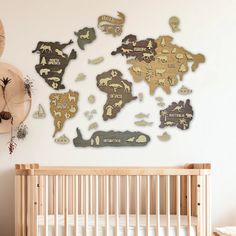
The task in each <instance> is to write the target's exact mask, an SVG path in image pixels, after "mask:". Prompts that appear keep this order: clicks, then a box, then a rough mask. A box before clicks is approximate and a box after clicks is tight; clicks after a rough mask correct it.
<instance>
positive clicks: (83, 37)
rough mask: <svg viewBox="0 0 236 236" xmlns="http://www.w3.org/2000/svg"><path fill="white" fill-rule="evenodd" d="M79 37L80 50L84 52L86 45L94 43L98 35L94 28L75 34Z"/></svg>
mask: <svg viewBox="0 0 236 236" xmlns="http://www.w3.org/2000/svg"><path fill="white" fill-rule="evenodd" d="M74 34H75V35H76V36H77V37H78V39H77V43H78V46H79V47H80V49H82V50H84V45H85V44H89V43H92V42H93V41H94V40H95V39H96V33H95V30H94V28H88V27H85V28H83V29H81V30H79V31H78V32H74Z"/></svg>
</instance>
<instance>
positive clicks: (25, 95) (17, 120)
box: [0, 20, 32, 154]
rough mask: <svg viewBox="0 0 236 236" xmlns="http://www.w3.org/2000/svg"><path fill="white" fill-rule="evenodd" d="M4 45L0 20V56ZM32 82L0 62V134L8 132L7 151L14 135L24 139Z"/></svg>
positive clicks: (10, 147)
mask: <svg viewBox="0 0 236 236" xmlns="http://www.w3.org/2000/svg"><path fill="white" fill-rule="evenodd" d="M4 46H5V34H4V29H3V25H2V22H1V20H0V56H1V55H2V53H3V50H4ZM31 88H32V82H31V81H30V79H29V78H26V79H24V77H23V75H22V73H21V72H20V71H19V70H18V69H17V68H16V67H14V66H12V65H10V64H6V63H2V62H0V134H4V133H10V140H9V143H8V149H9V153H10V154H12V153H13V151H14V149H15V147H16V145H17V144H16V137H17V138H18V139H24V138H25V136H26V135H27V133H28V131H27V126H26V125H24V124H23V122H24V121H25V120H26V118H27V116H28V115H29V112H30V110H31V104H32V99H31Z"/></svg>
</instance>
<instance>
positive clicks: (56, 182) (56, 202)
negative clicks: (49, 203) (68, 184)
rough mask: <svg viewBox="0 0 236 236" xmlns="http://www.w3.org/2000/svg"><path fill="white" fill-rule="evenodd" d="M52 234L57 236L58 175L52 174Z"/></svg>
mask: <svg viewBox="0 0 236 236" xmlns="http://www.w3.org/2000/svg"><path fill="white" fill-rule="evenodd" d="M54 235H55V236H58V176H54Z"/></svg>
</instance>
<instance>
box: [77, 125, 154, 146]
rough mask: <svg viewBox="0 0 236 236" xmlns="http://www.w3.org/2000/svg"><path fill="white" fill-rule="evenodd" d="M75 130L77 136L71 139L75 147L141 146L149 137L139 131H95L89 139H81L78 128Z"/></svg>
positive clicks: (146, 142) (145, 143) (148, 140)
mask: <svg viewBox="0 0 236 236" xmlns="http://www.w3.org/2000/svg"><path fill="white" fill-rule="evenodd" d="M76 132H77V137H76V138H74V139H73V143H74V146H75V147H97V148H98V147H108V146H110V147H125V146H137V147H141V146H145V145H147V144H148V143H149V142H150V137H149V136H148V135H146V134H144V133H141V132H131V131H125V132H121V131H96V132H94V133H93V134H92V136H91V138H90V139H89V140H84V139H83V137H82V134H81V132H80V130H79V129H78V128H77V129H76Z"/></svg>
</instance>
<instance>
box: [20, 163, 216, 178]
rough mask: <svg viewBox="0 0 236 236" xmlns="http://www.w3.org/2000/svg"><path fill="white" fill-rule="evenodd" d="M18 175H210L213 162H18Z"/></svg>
mask: <svg viewBox="0 0 236 236" xmlns="http://www.w3.org/2000/svg"><path fill="white" fill-rule="evenodd" d="M15 170H16V175H31V176H42V175H48V176H57V175H58V176H65V175H66V176H74V175H84V176H86V175H88V176H93V175H94V176H95V175H97V176H126V175H129V176H137V175H138V176H147V175H148V176H154V175H159V176H162V175H170V176H171V175H173V176H176V175H180V176H182V175H192V176H199V175H210V174H211V164H209V163H203V164H187V165H185V166H181V167H108V166H105V167H91V166H90V167H84V166H83V167H81V166H80V167H75V166H73V167H72V166H64V167H63V166H40V165H39V164H16V165H15Z"/></svg>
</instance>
